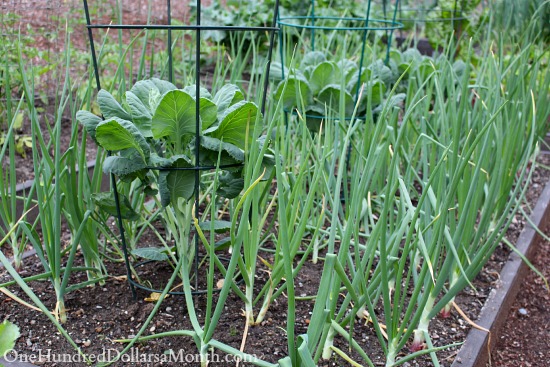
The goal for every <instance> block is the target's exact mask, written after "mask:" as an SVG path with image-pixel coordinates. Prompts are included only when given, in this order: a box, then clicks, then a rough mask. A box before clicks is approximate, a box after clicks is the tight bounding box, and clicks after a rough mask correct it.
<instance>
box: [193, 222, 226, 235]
mask: <svg viewBox="0 0 550 367" xmlns="http://www.w3.org/2000/svg"><path fill="white" fill-rule="evenodd" d="M199 227H200V228H201V229H202V230H203V231H210V230H211V229H212V222H211V221H204V222H200V223H199ZM230 229H231V222H229V221H226V220H215V221H214V232H216V233H224V232H229V230H230Z"/></svg>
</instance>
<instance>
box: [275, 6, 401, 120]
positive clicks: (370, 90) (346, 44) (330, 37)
mask: <svg viewBox="0 0 550 367" xmlns="http://www.w3.org/2000/svg"><path fill="white" fill-rule="evenodd" d="M354 4H355V5H354V7H353V8H348V9H347V10H345V11H344V13H343V14H339V15H338V16H335V15H334V13H335V11H334V10H333V9H326V8H320V7H318V6H317V5H316V2H315V1H314V0H312V1H311V3H310V7H309V12H308V14H307V15H301V16H294V15H293V16H284V15H280V17H279V20H278V24H279V26H280V27H281V32H280V33H279V38H280V42H279V43H280V48H279V51H280V55H279V57H280V64H274V66H275V67H280V71H279V70H277V71H276V72H274V73H273V75H272V77H273V78H279V79H280V80H281V83H280V84H279V87H278V90H277V95H278V96H279V97H282V101H283V105H284V109H285V111H286V112H287V115H288V114H292V115H295V116H297V115H299V116H302V117H305V119H306V121H307V124H308V127H310V128H311V129H313V130H316V129H317V126H319V125H320V122H321V121H322V120H325V121H326V120H339V121H342V120H352V119H367V118H369V115H370V112H372V111H373V110H376V108H377V107H379V106H380V105H381V104H382V103H383V100H384V98H385V97H384V96H385V94H386V92H387V91H389V90H390V89H391V85H392V84H393V83H394V82H395V81H396V80H397V75H396V74H397V73H392V70H391V65H390V61H391V60H390V49H391V47H392V39H393V35H394V32H395V31H396V30H398V29H400V28H401V27H402V26H403V25H402V24H401V23H400V22H398V21H397V10H398V5H399V0H396V1H394V2H393V3H391V2H388V1H386V0H384V1H382V2H381V3H377V2H375V1H371V0H367V1H366V2H364V5H363V6H362V7H359V5H358V4H357V3H354ZM375 12H378V13H380V14H382V15H381V16H379V17H376V16H374V14H375ZM287 55H293V57H292V58H290V59H289V57H288V56H287ZM394 74H395V75H394ZM285 84H286V88H284V87H283V85H285ZM286 118H288V116H287V117H286Z"/></svg>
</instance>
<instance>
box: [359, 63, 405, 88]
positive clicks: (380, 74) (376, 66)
mask: <svg viewBox="0 0 550 367" xmlns="http://www.w3.org/2000/svg"><path fill="white" fill-rule="evenodd" d="M367 70H370V71H371V73H370V74H366V75H368V77H366V78H363V77H361V82H362V83H366V82H368V81H370V80H372V79H380V80H382V81H383V82H384V84H386V85H391V84H393V83H394V82H395V80H396V79H397V78H396V76H395V75H394V73H393V72H392V70H391V69H390V68H389V67H387V66H386V65H385V64H384V62H383V61H382V60H376V61H375V62H373V63H372V64H371V65H369V67H368V68H367Z"/></svg>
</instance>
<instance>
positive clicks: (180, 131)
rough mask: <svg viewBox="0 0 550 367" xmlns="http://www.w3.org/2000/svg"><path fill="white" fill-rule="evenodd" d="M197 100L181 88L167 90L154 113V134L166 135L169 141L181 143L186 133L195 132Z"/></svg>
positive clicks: (158, 137)
mask: <svg viewBox="0 0 550 367" xmlns="http://www.w3.org/2000/svg"><path fill="white" fill-rule="evenodd" d="M195 109H196V102H195V99H194V98H193V97H191V96H190V95H189V94H187V93H185V92H183V91H181V90H173V91H170V92H167V93H166V94H164V96H163V97H162V100H161V101H160V103H159V105H158V107H157V109H156V111H155V114H154V115H153V126H152V131H153V136H154V138H155V139H160V138H164V137H166V139H167V140H168V141H169V142H172V143H175V144H176V145H178V144H180V143H181V141H182V139H183V138H184V137H185V136H186V135H192V134H194V133H195V124H196V120H195Z"/></svg>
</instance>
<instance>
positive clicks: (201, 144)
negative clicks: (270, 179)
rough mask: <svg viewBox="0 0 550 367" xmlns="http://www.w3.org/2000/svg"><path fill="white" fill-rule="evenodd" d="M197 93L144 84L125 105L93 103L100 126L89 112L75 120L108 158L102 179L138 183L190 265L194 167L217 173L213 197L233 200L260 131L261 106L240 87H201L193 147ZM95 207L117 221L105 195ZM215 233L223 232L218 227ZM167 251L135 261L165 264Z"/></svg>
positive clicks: (110, 100) (104, 97)
mask: <svg viewBox="0 0 550 367" xmlns="http://www.w3.org/2000/svg"><path fill="white" fill-rule="evenodd" d="M196 89H197V88H196V86H195V85H191V86H187V87H185V88H183V89H178V88H177V87H176V86H175V85H173V84H172V83H169V82H167V81H163V80H160V79H149V80H142V81H139V82H137V83H136V84H135V85H134V86H133V87H132V89H131V90H130V91H128V92H126V94H125V98H124V101H123V102H122V103H119V102H118V101H117V100H116V99H115V98H114V97H113V95H111V94H110V93H109V92H107V91H105V90H101V91H100V92H99V93H98V97H97V101H98V104H99V107H100V109H101V113H102V114H103V119H102V118H100V117H98V116H96V115H94V114H92V113H90V112H88V111H79V112H78V114H77V119H78V120H79V121H80V123H81V124H82V125H84V127H85V129H86V131H87V132H88V134H89V135H90V136H91V137H92V138H93V139H94V141H95V142H96V143H97V144H98V145H99V146H101V147H102V148H104V149H105V150H108V151H110V152H111V153H112V155H111V156H109V157H107V158H106V159H105V162H104V165H103V170H104V171H105V173H111V174H114V175H116V176H117V177H118V178H119V179H120V180H122V181H125V182H132V181H134V180H139V182H141V187H142V188H143V190H144V192H145V193H146V194H147V195H152V196H153V197H155V198H156V199H157V201H158V202H159V204H160V206H161V207H162V208H163V209H165V210H164V211H163V213H162V217H163V219H164V221H165V224H166V227H167V229H168V231H169V234H170V236H172V238H173V239H174V241H175V244H176V251H177V254H178V255H179V256H187V257H188V258H189V259H190V260H191V259H192V257H193V254H194V246H190V239H189V237H190V229H191V223H192V221H193V205H194V203H195V201H194V200H191V199H192V198H193V197H194V195H195V194H196V192H195V190H196V187H197V185H196V181H197V180H200V175H201V171H197V170H196V169H194V167H195V165H198V166H200V167H202V168H205V169H215V168H220V169H219V171H218V172H217V177H218V182H217V187H218V190H217V194H218V195H221V196H223V197H225V198H234V197H236V196H238V195H239V193H240V192H241V191H242V189H243V182H244V180H243V178H242V173H243V165H244V162H245V153H246V151H247V149H248V148H249V147H250V145H251V142H252V141H253V140H254V139H258V138H259V135H260V133H261V130H262V127H261V126H260V123H259V121H261V112H260V111H259V109H258V106H257V105H256V104H255V103H253V102H249V101H246V100H245V99H244V95H243V93H242V91H241V90H240V89H239V88H238V87H237V86H235V85H230V84H228V85H225V86H224V87H222V88H221V89H220V90H219V91H218V92H217V93H216V94H214V95H213V94H211V93H210V92H209V91H208V90H206V89H204V88H200V96H199V99H200V104H199V108H200V119H199V120H200V121H199V130H200V131H199V139H198V140H199V141H197V135H196V134H197V131H196V109H197V96H196ZM197 157H198V158H197ZM119 197H120V205H121V206H123V208H122V211H121V214H122V216H123V218H125V219H130V220H135V219H137V218H138V217H137V216H136V215H135V212H134V211H133V210H132V208H127V206H128V203H129V202H128V200H127V199H126V198H125V197H124V196H122V195H119ZM96 202H97V204H98V205H99V206H100V207H102V208H103V209H104V210H106V211H108V212H110V214H113V215H116V214H117V212H116V209H115V207H114V206H113V200H112V198H111V197H110V196H109V195H103V196H98V200H96ZM215 226H216V229H218V227H220V225H219V223H216V224H215ZM164 244H165V245H166V242H164ZM166 250H167V249H166V248H165V249H162V248H153V249H136V250H135V251H134V254H135V255H138V256H141V257H144V258H148V259H153V260H167V259H169V255H173V254H172V251H171V249H170V251H166ZM173 260H174V261H175V260H176V259H175V258H173Z"/></svg>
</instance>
